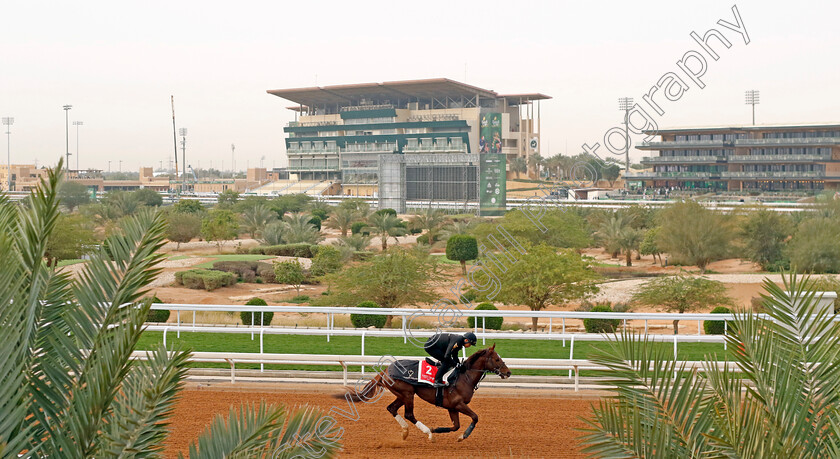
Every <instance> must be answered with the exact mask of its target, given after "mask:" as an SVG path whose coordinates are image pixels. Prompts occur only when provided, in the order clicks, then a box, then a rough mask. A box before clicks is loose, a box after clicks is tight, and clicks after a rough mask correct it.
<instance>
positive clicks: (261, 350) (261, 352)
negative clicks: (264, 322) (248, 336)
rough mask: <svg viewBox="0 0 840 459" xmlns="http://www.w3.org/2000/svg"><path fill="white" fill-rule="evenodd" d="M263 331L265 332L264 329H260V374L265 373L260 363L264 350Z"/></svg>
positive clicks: (262, 364) (263, 365)
mask: <svg viewBox="0 0 840 459" xmlns="http://www.w3.org/2000/svg"><path fill="white" fill-rule="evenodd" d="M263 331H265V329H264V328H260V373H262V372H263V371H265V364H264V363H263V362H262V358H263V356H262V355H263V350H264V349H265V348H264V347H263Z"/></svg>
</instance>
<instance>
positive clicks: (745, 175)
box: [721, 171, 838, 180]
mask: <svg viewBox="0 0 840 459" xmlns="http://www.w3.org/2000/svg"><path fill="white" fill-rule="evenodd" d="M829 174H830V175H829ZM721 177H722V178H725V179H764V178H777V179H782V180H796V179H824V178H836V177H838V174H837V173H834V172H831V173H828V174H827V173H826V172H825V171H734V172H723V173H722V174H721Z"/></svg>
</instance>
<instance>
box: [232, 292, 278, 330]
mask: <svg viewBox="0 0 840 459" xmlns="http://www.w3.org/2000/svg"><path fill="white" fill-rule="evenodd" d="M245 306H268V303H266V302H265V300H263V299H262V298H251V299H250V300H248V302H247V303H245ZM239 318H240V319H241V320H242V325H248V326H250V325H251V323H252V321H253V324H254V325H255V326H258V325H260V324H261V323H260V318H262V325H271V319H273V318H274V313H273V312H269V311H266V312H260V311H259V310H258V309H255V310H253V311H242V312H240V313H239Z"/></svg>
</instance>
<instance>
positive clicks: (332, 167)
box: [288, 164, 338, 172]
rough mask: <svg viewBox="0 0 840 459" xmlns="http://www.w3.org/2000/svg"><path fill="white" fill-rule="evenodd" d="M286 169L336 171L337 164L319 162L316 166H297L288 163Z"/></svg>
mask: <svg viewBox="0 0 840 459" xmlns="http://www.w3.org/2000/svg"><path fill="white" fill-rule="evenodd" d="M288 169H289V170H290V171H306V172H321V171H337V170H338V164H335V165H327V164H319V165H317V166H298V165H294V166H293V165H289V167H288Z"/></svg>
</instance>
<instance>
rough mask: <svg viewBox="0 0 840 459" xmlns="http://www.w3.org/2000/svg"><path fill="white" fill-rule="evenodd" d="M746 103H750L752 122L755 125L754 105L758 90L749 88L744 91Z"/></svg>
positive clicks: (756, 103) (756, 102)
mask: <svg viewBox="0 0 840 459" xmlns="http://www.w3.org/2000/svg"><path fill="white" fill-rule="evenodd" d="M744 95H745V99H746V103H747V105H752V122H753V126H755V106H756V105H758V96H759V94H758V91H757V90H755V89H750V90H749V91H746V92H745V93H744Z"/></svg>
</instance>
